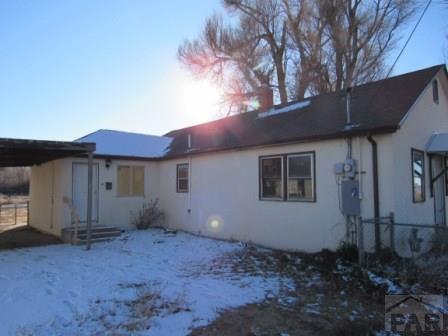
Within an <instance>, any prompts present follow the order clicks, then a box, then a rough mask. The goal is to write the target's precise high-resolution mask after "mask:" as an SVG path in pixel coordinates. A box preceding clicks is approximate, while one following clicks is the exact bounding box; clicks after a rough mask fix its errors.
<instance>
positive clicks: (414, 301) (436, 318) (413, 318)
mask: <svg viewBox="0 0 448 336" xmlns="http://www.w3.org/2000/svg"><path fill="white" fill-rule="evenodd" d="M446 299H447V298H446V297H445V296H443V295H386V298H385V324H386V331H388V332H391V333H392V334H394V335H406V336H408V335H419V336H420V335H422V336H426V335H448V310H447V301H446Z"/></svg>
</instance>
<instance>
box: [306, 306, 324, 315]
mask: <svg viewBox="0 0 448 336" xmlns="http://www.w3.org/2000/svg"><path fill="white" fill-rule="evenodd" d="M305 312H306V313H308V314H314V315H320V310H319V303H309V304H307V305H306V306H305Z"/></svg>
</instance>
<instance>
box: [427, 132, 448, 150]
mask: <svg viewBox="0 0 448 336" xmlns="http://www.w3.org/2000/svg"><path fill="white" fill-rule="evenodd" d="M426 153H428V154H439V155H448V133H434V134H433V135H431V137H430V138H429V140H428V142H427V143H426Z"/></svg>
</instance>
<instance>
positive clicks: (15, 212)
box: [14, 203, 17, 225]
mask: <svg viewBox="0 0 448 336" xmlns="http://www.w3.org/2000/svg"><path fill="white" fill-rule="evenodd" d="M14 225H17V203H14Z"/></svg>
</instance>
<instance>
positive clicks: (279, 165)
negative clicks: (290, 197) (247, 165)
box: [260, 156, 283, 200]
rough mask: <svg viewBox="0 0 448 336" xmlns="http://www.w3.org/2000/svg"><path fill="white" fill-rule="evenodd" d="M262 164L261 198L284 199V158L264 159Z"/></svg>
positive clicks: (261, 161)
mask: <svg viewBox="0 0 448 336" xmlns="http://www.w3.org/2000/svg"><path fill="white" fill-rule="evenodd" d="M260 163H261V169H260V170H261V193H262V195H261V197H262V198H263V199H274V200H282V199H283V156H270V157H264V158H261V160H260Z"/></svg>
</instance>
